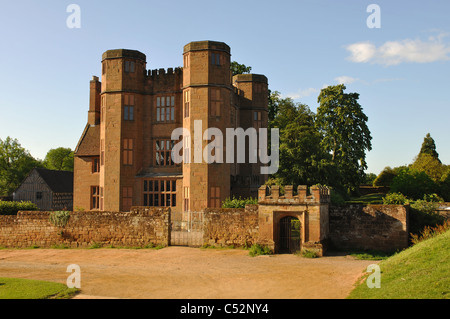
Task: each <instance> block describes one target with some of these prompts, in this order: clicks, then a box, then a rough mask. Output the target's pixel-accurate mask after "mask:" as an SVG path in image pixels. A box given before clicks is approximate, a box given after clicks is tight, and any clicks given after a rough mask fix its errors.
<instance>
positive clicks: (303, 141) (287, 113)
mask: <svg viewBox="0 0 450 319" xmlns="http://www.w3.org/2000/svg"><path fill="white" fill-rule="evenodd" d="M272 98H273V103H274V104H276V105H277V113H276V115H275V116H274V119H273V120H271V121H270V127H272V128H279V129H280V166H279V169H278V172H277V174H275V176H272V178H274V179H276V180H277V182H278V183H279V184H282V185H294V186H297V185H313V184H317V183H321V184H328V185H330V182H331V180H332V177H333V173H332V172H331V166H330V159H331V157H330V156H329V154H327V153H326V152H324V151H323V149H322V147H321V145H320V141H321V136H320V134H319V131H318V130H317V128H316V127H315V125H314V113H313V112H311V110H310V109H309V107H308V106H306V105H304V104H300V103H294V101H293V100H292V99H290V98H280V96H279V94H277V93H275V94H273V96H272ZM272 181H273V179H272Z"/></svg>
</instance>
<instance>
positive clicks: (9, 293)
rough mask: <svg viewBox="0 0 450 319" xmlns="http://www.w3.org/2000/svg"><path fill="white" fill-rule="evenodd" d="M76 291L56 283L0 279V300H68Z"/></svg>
mask: <svg viewBox="0 0 450 319" xmlns="http://www.w3.org/2000/svg"><path fill="white" fill-rule="evenodd" d="M78 291H79V290H78V289H75V288H68V287H67V286H66V285H63V284H60V283H56V282H48V281H41V280H30V279H18V278H0V299H69V298H72V297H73V296H74V295H75V294H76V293H77V292H78Z"/></svg>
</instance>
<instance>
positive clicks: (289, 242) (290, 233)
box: [280, 216, 301, 254]
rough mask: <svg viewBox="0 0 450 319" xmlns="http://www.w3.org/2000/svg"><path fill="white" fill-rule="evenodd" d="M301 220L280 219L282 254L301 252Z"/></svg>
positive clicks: (290, 217)
mask: <svg viewBox="0 0 450 319" xmlns="http://www.w3.org/2000/svg"><path fill="white" fill-rule="evenodd" d="M300 240H301V233H300V220H298V218H295V217H292V216H288V217H284V218H282V219H280V253H288V254H293V253H295V252H296V251H299V250H300Z"/></svg>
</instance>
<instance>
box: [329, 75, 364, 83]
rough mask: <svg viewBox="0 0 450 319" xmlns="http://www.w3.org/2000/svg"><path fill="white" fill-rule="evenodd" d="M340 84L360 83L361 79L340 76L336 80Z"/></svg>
mask: <svg viewBox="0 0 450 319" xmlns="http://www.w3.org/2000/svg"><path fill="white" fill-rule="evenodd" d="M334 80H335V81H336V82H337V83H338V84H352V83H354V82H356V81H359V79H357V78H353V77H351V76H347V75H343V76H338V77H337V78H335V79H334Z"/></svg>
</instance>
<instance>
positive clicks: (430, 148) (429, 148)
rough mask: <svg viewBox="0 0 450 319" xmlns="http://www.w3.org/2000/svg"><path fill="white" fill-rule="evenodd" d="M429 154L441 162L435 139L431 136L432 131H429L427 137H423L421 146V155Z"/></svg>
mask: <svg viewBox="0 0 450 319" xmlns="http://www.w3.org/2000/svg"><path fill="white" fill-rule="evenodd" d="M423 154H427V155H430V156H431V157H433V158H434V159H436V160H438V161H439V163H440V162H441V161H440V160H439V154H438V153H437V152H436V143H435V142H434V139H433V138H432V137H431V135H430V133H428V134H427V135H426V136H425V138H424V139H423V143H422V147H421V148H420V153H419V156H420V155H423Z"/></svg>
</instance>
